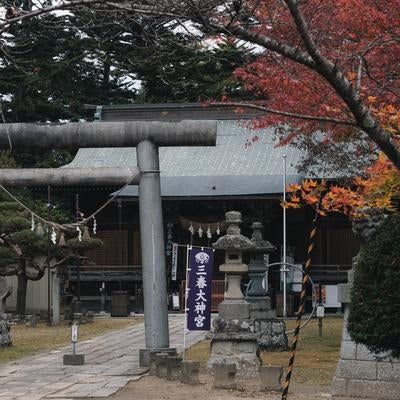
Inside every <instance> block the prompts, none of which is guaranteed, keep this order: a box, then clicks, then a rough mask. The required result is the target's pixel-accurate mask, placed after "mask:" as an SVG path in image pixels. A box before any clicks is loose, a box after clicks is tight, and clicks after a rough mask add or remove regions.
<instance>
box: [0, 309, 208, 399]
mask: <svg viewBox="0 0 400 400" xmlns="http://www.w3.org/2000/svg"><path fill="white" fill-rule="evenodd" d="M183 323H184V316H183V315H182V314H173V315H170V316H169V327H170V345H171V347H176V348H178V351H182V344H183V337H182V335H183ZM204 337H205V333H204V332H198V331H197V332H189V333H187V335H186V345H187V347H189V346H191V345H192V344H194V343H196V342H198V341H200V340H202V339H203V338H204ZM144 347H145V338H144V324H143V323H141V324H138V325H132V326H131V327H127V328H124V329H121V330H119V331H115V332H111V333H107V334H105V335H102V336H98V337H96V338H93V339H90V340H87V341H84V342H81V343H78V346H77V352H78V353H83V354H85V365H83V366H65V365H63V355H64V354H69V353H70V352H71V346H63V347H61V348H59V349H57V350H52V351H49V352H48V353H45V354H43V353H40V354H37V355H33V356H28V357H24V358H21V359H19V360H16V361H12V362H9V363H6V364H3V365H2V366H1V367H0V387H1V389H0V400H2V399H7V400H15V399H18V400H42V399H48V400H50V399H54V400H73V399H76V398H90V397H108V396H111V395H112V394H114V393H115V392H117V391H118V390H120V389H121V388H122V387H124V386H125V385H126V384H127V383H128V382H130V381H132V380H136V379H139V377H140V375H142V374H143V373H144V372H146V371H147V370H146V369H143V368H140V367H139V349H141V348H144Z"/></svg>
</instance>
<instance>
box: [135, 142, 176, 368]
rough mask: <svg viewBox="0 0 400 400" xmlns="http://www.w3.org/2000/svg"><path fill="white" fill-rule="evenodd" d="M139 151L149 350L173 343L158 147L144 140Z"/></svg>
mask: <svg viewBox="0 0 400 400" xmlns="http://www.w3.org/2000/svg"><path fill="white" fill-rule="evenodd" d="M136 152H137V160H138V166H139V169H140V171H141V173H142V177H141V179H140V183H139V215H140V241H141V250H142V271H143V300H144V314H145V316H146V320H145V333H146V349H147V350H148V351H149V350H152V349H157V348H167V347H169V330H168V309H167V301H166V299H167V278H166V276H167V275H166V268H165V255H164V250H165V249H164V225H163V216H162V205H161V189H160V164H159V157H158V147H157V145H156V144H154V143H152V142H150V141H148V140H144V141H142V142H140V143H139V144H138V145H137V148H136ZM142 354H143V352H142ZM144 354H146V353H144ZM144 354H143V356H142V358H144V360H141V361H142V365H144V364H146V358H147V357H146V355H147V354H148V352H147V354H146V355H144Z"/></svg>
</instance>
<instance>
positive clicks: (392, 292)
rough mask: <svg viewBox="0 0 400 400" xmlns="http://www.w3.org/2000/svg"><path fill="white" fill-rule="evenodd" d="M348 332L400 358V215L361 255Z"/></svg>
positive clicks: (390, 220) (389, 221) (390, 219)
mask: <svg viewBox="0 0 400 400" xmlns="http://www.w3.org/2000/svg"><path fill="white" fill-rule="evenodd" d="M348 328H349V333H350V335H351V337H352V338H353V340H354V341H355V342H357V343H362V344H365V345H366V346H367V347H368V348H369V349H370V350H371V351H373V352H376V353H378V352H381V351H390V352H391V354H392V355H393V356H395V357H398V356H400V214H395V215H391V216H390V217H388V218H387V219H386V220H385V222H384V223H383V224H382V225H381V226H380V227H379V229H378V230H377V232H376V233H375V235H374V236H373V237H372V238H371V240H370V241H369V242H368V243H367V244H366V245H365V247H364V248H363V249H362V251H361V254H360V259H359V262H358V265H357V267H356V268H355V271H354V284H353V290H352V294H351V305H350V314H349V326H348Z"/></svg>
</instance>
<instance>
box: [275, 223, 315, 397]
mask: <svg viewBox="0 0 400 400" xmlns="http://www.w3.org/2000/svg"><path fill="white" fill-rule="evenodd" d="M316 234H317V216H316V217H315V218H314V221H313V227H312V229H311V232H310V238H309V243H310V244H309V246H308V249H307V261H306V264H305V267H304V277H303V282H302V285H301V294H300V304H299V308H298V313H297V319H296V328H295V330H294V333H293V339H292V346H291V348H290V359H289V365H288V368H287V373H286V380H285V383H284V385H283V391H282V400H286V399H287V395H288V391H289V385H290V379H291V378H292V371H293V364H294V358H295V356H296V348H297V341H298V339H299V332H300V325H301V318H302V316H303V314H304V311H305V308H306V285H307V282H308V280H309V276H310V270H311V256H312V252H313V249H314V245H315V236H316Z"/></svg>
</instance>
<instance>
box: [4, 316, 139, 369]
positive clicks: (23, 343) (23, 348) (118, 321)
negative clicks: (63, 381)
mask: <svg viewBox="0 0 400 400" xmlns="http://www.w3.org/2000/svg"><path fill="white" fill-rule="evenodd" d="M140 322H143V318H140V317H139V318H138V317H135V318H129V317H128V318H99V319H95V320H94V322H93V323H89V324H85V325H81V326H80V327H79V341H83V340H87V339H91V338H93V337H94V336H98V335H102V334H104V333H106V332H109V331H112V330H118V329H122V328H125V327H127V326H129V325H135V324H138V323H140ZM11 337H12V340H13V345H12V346H11V347H5V348H2V349H0V363H5V362H7V361H12V360H15V359H17V358H20V357H24V356H27V355H29V354H32V353H35V352H37V351H41V350H53V349H55V348H57V347H61V346H63V345H66V344H68V343H70V342H71V327H70V325H69V324H68V323H67V322H62V323H61V324H60V325H57V326H47V324H46V322H39V324H38V326H37V327H35V328H31V327H27V326H25V325H12V326H11Z"/></svg>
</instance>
